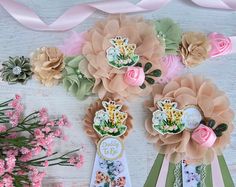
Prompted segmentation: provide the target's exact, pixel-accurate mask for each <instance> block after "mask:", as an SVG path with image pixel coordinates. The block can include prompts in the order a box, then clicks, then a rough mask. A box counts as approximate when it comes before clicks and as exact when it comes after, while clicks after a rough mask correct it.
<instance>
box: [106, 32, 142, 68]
mask: <svg viewBox="0 0 236 187" xmlns="http://www.w3.org/2000/svg"><path fill="white" fill-rule="evenodd" d="M110 43H111V44H112V47H109V48H108V49H107V51H106V55H107V60H108V63H109V64H110V65H111V66H113V67H115V68H118V69H121V68H123V67H129V66H133V65H135V64H136V63H137V62H138V61H139V56H138V55H137V54H135V53H134V52H135V49H136V44H129V40H128V38H123V37H122V36H116V37H115V38H112V39H110Z"/></svg>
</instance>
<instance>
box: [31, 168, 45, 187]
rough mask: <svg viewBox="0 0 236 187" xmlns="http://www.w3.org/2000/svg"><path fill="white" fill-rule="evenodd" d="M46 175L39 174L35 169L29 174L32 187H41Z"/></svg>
mask: <svg viewBox="0 0 236 187" xmlns="http://www.w3.org/2000/svg"><path fill="white" fill-rule="evenodd" d="M45 175H46V173H45V172H39V171H38V170H37V169H36V168H34V169H33V170H32V171H31V172H30V173H29V178H30V180H31V182H32V186H34V187H36V186H39V187H41V182H42V180H43V178H44V177H45Z"/></svg>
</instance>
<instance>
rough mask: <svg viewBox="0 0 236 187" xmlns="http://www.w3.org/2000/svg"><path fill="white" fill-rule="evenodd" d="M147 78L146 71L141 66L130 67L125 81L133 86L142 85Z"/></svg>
mask: <svg viewBox="0 0 236 187" xmlns="http://www.w3.org/2000/svg"><path fill="white" fill-rule="evenodd" d="M144 80H145V73H144V71H143V68H141V67H133V66H131V67H128V69H127V71H126V73H125V75H124V81H125V82H126V83H127V84H128V85H131V86H141V85H142V84H143V83H144Z"/></svg>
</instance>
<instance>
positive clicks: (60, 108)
mask: <svg viewBox="0 0 236 187" xmlns="http://www.w3.org/2000/svg"><path fill="white" fill-rule="evenodd" d="M18 1H19V2H23V3H25V4H27V5H28V6H29V7H31V8H32V9H34V10H35V11H36V12H37V13H38V14H39V15H40V16H41V17H42V18H43V19H44V20H46V22H52V21H53V20H55V18H56V17H58V16H59V15H61V14H62V13H63V12H64V11H65V10H66V9H67V8H69V7H70V6H72V5H75V4H77V3H82V2H91V1H89V0H80V1H78V0H60V1H58V0H50V1H48V0H31V1H29V0H18ZM133 2H137V0H136V1H133ZM142 15H143V16H144V17H145V18H149V19H155V18H157V19H158V18H163V17H170V18H172V19H174V20H175V21H176V22H178V23H180V25H181V27H182V28H183V29H184V30H185V31H193V30H195V31H202V32H206V33H208V32H211V31H216V32H221V33H224V34H226V35H236V21H235V20H236V12H232V11H222V10H211V9H204V8H200V7H197V6H195V5H193V4H192V3H190V1H188V0H174V1H172V2H171V3H169V4H168V5H167V6H165V7H164V8H162V9H161V10H160V11H156V12H149V13H145V14H142ZM102 17H104V14H99V13H97V14H94V15H93V16H92V17H91V18H89V19H88V20H87V21H86V22H84V23H82V24H81V25H79V26H78V27H77V28H75V30H76V31H84V30H87V29H88V28H89V27H91V26H92V25H93V23H94V22H95V21H96V20H98V19H100V18H102ZM68 33H69V32H59V33H52V32H35V31H31V30H28V29H26V28H24V27H22V26H21V25H19V24H18V23H17V22H15V21H14V20H13V19H12V18H11V17H10V16H9V15H8V14H7V13H6V12H5V11H4V10H3V9H1V8H0V61H3V60H4V59H6V58H7V57H8V56H15V55H29V53H30V52H31V51H33V50H34V49H36V48H38V47H40V46H45V45H47V46H51V45H52V46H55V45H58V44H60V43H61V42H62V40H63V38H64V37H66V36H67V35H68ZM187 71H188V72H192V73H194V74H202V75H204V76H206V77H208V78H210V79H212V80H213V81H214V82H215V83H216V84H217V85H218V86H219V87H220V88H221V89H222V90H224V91H225V92H226V93H227V94H228V96H229V99H230V101H231V103H232V108H233V109H234V111H236V97H235V94H236V81H235V79H236V73H235V71H236V55H235V54H234V55H228V56H225V57H221V58H216V59H211V60H208V61H206V62H205V63H204V64H202V65H200V66H199V67H197V68H195V69H191V70H187ZM15 93H19V94H21V95H22V96H23V101H24V103H25V105H26V106H27V111H28V112H29V111H32V110H35V109H38V108H41V107H47V108H48V109H49V112H50V113H51V114H66V115H67V116H68V117H69V119H70V121H71V122H72V124H73V126H72V128H71V129H69V130H66V134H67V135H68V137H69V141H68V142H66V143H61V144H60V147H58V148H57V149H58V150H59V151H62V152H65V151H66V150H69V149H71V148H77V147H78V146H80V145H81V144H84V145H85V147H86V150H85V161H86V162H85V165H84V167H83V168H82V169H80V170H77V169H76V168H63V169H62V168H58V167H53V168H49V169H48V170H47V173H48V177H47V178H46V180H45V181H44V186H46V184H50V183H53V182H55V181H63V182H65V186H68V187H70V186H74V187H84V186H88V184H89V180H90V175H91V173H92V167H93V160H94V156H95V146H94V144H93V142H92V141H91V140H90V139H89V138H88V137H87V136H86V134H85V133H84V131H83V123H82V119H83V117H84V114H85V110H86V109H87V108H88V106H89V105H90V103H91V102H93V101H95V100H96V97H90V98H88V99H87V100H85V101H77V100H76V99H75V98H74V97H72V96H70V94H68V93H66V92H65V90H64V89H63V87H61V86H56V87H53V88H46V87H43V86H42V85H40V84H39V83H38V82H37V81H35V80H32V81H30V82H28V84H27V85H24V86H22V85H11V86H9V85H8V84H6V83H4V82H1V81H0V100H3V99H7V98H10V97H12V96H13V95H14V94H15ZM144 100H145V98H144V99H139V100H137V101H135V102H130V103H128V105H129V106H130V113H131V114H132V115H133V117H134V130H133V133H132V134H131V135H130V136H129V137H128V138H127V139H126V141H125V147H126V152H127V159H128V164H129V170H130V175H131V180H132V184H133V186H134V187H141V186H143V184H144V182H145V179H146V177H147V175H148V173H149V171H150V168H151V166H152V164H153V162H154V159H155V157H156V155H157V151H156V149H155V148H154V147H153V145H152V144H149V143H148V142H147V141H146V139H145V129H144V120H145V117H146V112H147V111H146V109H144V107H143V101H144ZM235 145H236V133H235V131H234V133H233V135H232V144H231V145H230V146H229V147H228V148H227V149H226V150H225V152H224V155H225V158H226V161H227V163H228V165H229V169H230V171H231V174H232V176H233V179H234V183H235V184H236V159H235V157H236V146H235ZM49 186H51V185H49Z"/></svg>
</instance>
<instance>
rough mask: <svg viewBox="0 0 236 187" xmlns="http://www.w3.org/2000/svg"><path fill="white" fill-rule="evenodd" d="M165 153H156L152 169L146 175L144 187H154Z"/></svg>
mask: <svg viewBox="0 0 236 187" xmlns="http://www.w3.org/2000/svg"><path fill="white" fill-rule="evenodd" d="M164 157H165V155H164V154H158V155H157V158H156V160H155V162H154V164H153V166H152V169H151V171H150V173H149V175H148V177H147V180H146V182H145V184H144V187H155V186H156V183H157V179H158V177H159V174H160V170H161V166H162V163H163V160H164Z"/></svg>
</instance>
